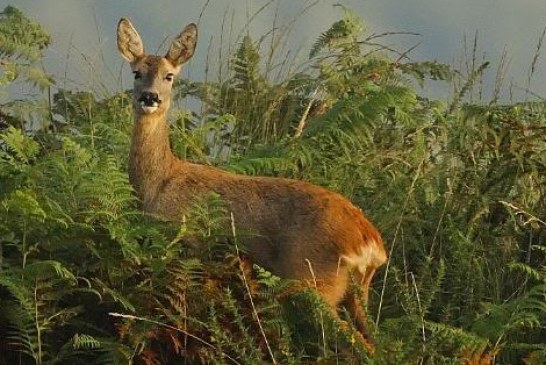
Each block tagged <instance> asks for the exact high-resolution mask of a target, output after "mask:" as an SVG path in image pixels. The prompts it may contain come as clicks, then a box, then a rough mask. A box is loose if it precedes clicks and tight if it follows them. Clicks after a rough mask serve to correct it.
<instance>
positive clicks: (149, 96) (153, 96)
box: [138, 91, 161, 106]
mask: <svg viewBox="0 0 546 365" xmlns="http://www.w3.org/2000/svg"><path fill="white" fill-rule="evenodd" d="M138 101H139V102H140V103H144V105H146V106H154V105H157V104H159V103H161V100H159V94H158V93H152V92H148V91H145V92H143V93H142V94H141V95H140V98H138Z"/></svg>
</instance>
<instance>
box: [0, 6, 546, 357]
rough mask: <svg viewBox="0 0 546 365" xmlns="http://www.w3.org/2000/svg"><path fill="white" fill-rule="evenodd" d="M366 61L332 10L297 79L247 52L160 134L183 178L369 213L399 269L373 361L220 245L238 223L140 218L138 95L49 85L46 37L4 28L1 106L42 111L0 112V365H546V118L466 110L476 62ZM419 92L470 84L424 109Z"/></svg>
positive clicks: (354, 29)
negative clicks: (332, 198) (299, 195)
mask: <svg viewBox="0 0 546 365" xmlns="http://www.w3.org/2000/svg"><path fill="white" fill-rule="evenodd" d="M269 37H273V38H272V39H270V42H271V44H276V42H277V43H278V42H279V41H281V39H280V37H282V35H280V33H279V34H276V33H274V34H272V35H271V34H270V35H269ZM264 39H267V37H265V38H262V40H264ZM378 41H380V39H378V37H377V36H374V35H368V34H367V33H366V32H365V31H364V30H363V26H362V22H361V21H360V20H359V19H358V18H356V17H355V16H354V15H353V14H351V13H350V12H348V11H346V10H344V13H343V15H342V18H341V19H340V20H339V21H338V22H336V23H335V24H333V25H332V26H331V27H330V29H329V30H327V31H326V32H325V33H323V34H322V35H320V36H319V37H318V39H317V41H316V43H315V44H314V45H313V47H312V49H311V50H310V54H309V59H308V60H306V62H305V65H306V66H305V67H299V68H298V69H301V70H305V71H304V72H292V71H290V70H291V69H293V68H291V67H287V66H286V65H285V64H283V63H282V61H281V62H280V63H276V61H275V60H276V59H277V58H276V57H273V56H272V55H270V54H268V53H267V52H270V51H271V50H272V49H273V48H270V49H269V50H268V51H267V52H261V51H260V49H261V48H264V47H260V46H261V44H260V43H259V42H256V41H254V40H253V38H251V37H250V36H248V35H246V36H244V37H242V38H241V39H240V40H239V41H238V43H237V47H236V52H235V53H234V54H233V55H232V57H231V58H230V59H229V61H226V64H224V65H221V67H222V68H223V70H224V72H223V73H222V75H223V76H222V79H220V80H218V81H215V82H206V83H200V82H194V80H189V81H188V80H181V81H180V82H179V83H178V85H177V96H176V98H177V100H181V99H183V98H185V97H195V98H197V99H198V100H200V101H201V104H202V108H201V111H200V112H199V113H198V114H197V113H195V112H194V113H188V112H186V111H180V110H175V111H174V113H173V115H172V118H171V120H172V126H173V129H172V143H173V148H175V149H176V151H177V153H178V154H179V155H180V156H182V157H184V158H187V159H190V160H193V161H198V162H200V163H209V164H214V165H218V166H221V167H222V168H224V169H228V170H232V171H236V172H239V173H242V174H256V175H274V176H286V177H292V178H297V179H302V180H307V181H311V182H313V183H316V184H320V185H323V186H326V187H328V188H330V189H332V190H335V191H338V192H340V193H342V194H344V195H345V196H347V197H349V198H350V199H351V200H352V201H353V202H355V203H356V204H358V205H359V206H361V207H363V209H364V210H365V211H366V212H367V213H368V215H369V216H370V217H371V218H372V220H373V221H374V222H375V223H376V224H377V226H378V227H379V229H380V231H381V232H382V234H383V236H384V239H385V242H386V245H387V247H388V250H389V252H390V261H389V263H388V265H387V266H386V267H384V268H383V269H382V270H380V272H379V273H378V275H377V276H376V280H375V282H374V290H373V292H372V293H371V297H370V302H371V303H370V308H369V311H370V324H371V325H372V328H374V337H375V340H376V347H377V349H376V353H375V355H374V356H370V355H367V354H365V352H364V351H363V350H362V349H361V348H359V346H358V344H357V343H354V341H353V340H352V338H353V337H352V334H351V333H347V332H346V331H345V330H343V329H342V328H340V326H338V324H337V323H335V321H333V320H332V319H331V318H329V316H328V314H327V311H323V309H324V305H323V303H321V301H320V299H319V298H317V296H316V295H315V294H314V293H313V292H312V291H307V290H304V289H302V288H300V287H298V285H297V283H292V282H288V281H284V280H280V279H279V278H276V277H274V276H272V275H270V274H269V273H268V272H267V271H265V270H263V269H261V268H259V267H254V268H253V269H252V270H248V269H245V267H246V266H245V265H242V262H243V260H244V257H243V256H242V254H240V252H242V249H243V248H244V242H238V241H237V239H233V240H232V242H231V243H230V244H225V243H220V242H219V241H218V240H217V237H219V236H220V235H226V234H227V235H231V236H232V237H235V236H236V222H235V225H234V228H233V232H221V228H220V227H222V226H224V224H223V223H225V221H226V220H229V219H230V217H229V212H227V211H226V210H225V208H224V205H223V203H222V201H220V200H219V199H218V198H217V197H216V196H214V195H211V196H205V197H203V199H202V201H201V202H200V203H199V204H196V206H194V207H192V213H191V214H190V215H188V216H187V217H186V220H185V221H184V222H181V223H180V225H172V224H166V223H164V222H160V221H157V220H154V219H153V218H151V217H146V216H144V215H143V214H142V213H141V212H140V211H139V208H138V204H137V201H136V200H135V197H134V195H133V192H132V189H131V187H130V185H129V184H128V179H127V173H126V165H127V161H126V160H127V155H128V146H129V138H130V137H129V136H130V132H131V126H132V112H131V106H130V96H129V93H121V94H117V95H111V96H110V97H108V98H98V97H97V96H96V95H94V94H93V92H92V91H71V90H62V89H60V88H57V87H55V86H54V78H52V77H51V76H49V75H47V74H46V73H44V72H43V71H42V70H41V68H40V67H39V66H38V65H39V60H40V59H41V57H42V52H43V50H44V49H45V48H46V47H48V45H49V43H50V37H49V36H48V35H47V34H46V32H45V31H44V30H43V29H42V28H41V26H40V25H39V24H36V23H35V22H33V21H31V20H29V19H27V18H26V17H25V16H24V15H23V14H22V13H21V12H20V11H18V10H17V9H15V8H13V7H8V8H6V9H5V10H4V12H3V13H2V15H0V58H1V60H2V63H1V64H0V87H1V88H2V89H3V91H4V92H5V91H6V90H7V88H8V86H9V85H10V84H14V83H32V84H34V85H35V86H36V87H37V88H38V89H40V90H50V92H51V94H52V95H53V96H52V97H51V98H50V99H45V100H42V99H40V98H37V99H35V100H34V99H25V100H10V101H8V102H6V103H4V104H3V105H0V179H1V180H0V364H95V363H97V364H117V363H120V364H127V363H137V364H165V363H185V364H195V363H200V362H204V363H213V364H258V363H262V361H266V362H270V363H278V364H299V363H317V362H318V363H324V364H330V363H331V364H335V363H354V364H356V363H362V364H493V363H496V364H521V363H525V364H543V363H545V362H546V341H545V339H546V329H545V328H544V327H545V325H546V222H545V220H546V206H545V204H546V197H545V193H546V192H545V189H546V184H545V182H546V181H545V179H546V174H545V172H546V171H545V167H546V141H545V138H544V133H545V128H546V105H545V104H544V103H543V102H527V103H513V104H511V105H501V104H499V103H498V101H497V100H493V101H491V102H483V101H480V102H476V103H470V102H468V100H470V99H469V98H468V97H467V96H468V95H470V94H471V93H472V91H473V87H474V86H475V85H476V83H479V82H480V78H481V76H482V74H483V73H484V72H486V69H487V64H482V65H480V64H476V65H475V67H474V68H473V69H471V70H470V71H469V72H467V73H464V74H462V73H460V72H456V71H454V70H452V69H451V68H450V67H448V66H445V65H441V64H437V63H435V62H418V63H417V62H411V61H409V60H408V59H407V58H406V57H405V55H403V54H396V53H395V52H392V51H390V50H389V49H387V48H386V47H381V46H377V43H378ZM271 52H273V51H271ZM279 70H281V71H279ZM273 74H275V77H273V76H272V75H273ZM427 80H443V82H446V83H453V84H454V85H460V86H459V87H457V88H456V89H455V92H454V94H453V95H454V96H453V97H452V98H451V99H450V100H449V101H447V102H446V101H438V100H432V99H431V98H426V97H423V96H421V95H420V93H419V91H420V87H419V84H421V83H423V82H427ZM175 105H176V103H175Z"/></svg>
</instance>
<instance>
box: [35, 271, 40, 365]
mask: <svg viewBox="0 0 546 365" xmlns="http://www.w3.org/2000/svg"><path fill="white" fill-rule="evenodd" d="M34 325H35V326H36V341H37V344H38V357H37V358H36V364H37V365H42V332H41V331H40V322H39V318H38V280H35V282H34Z"/></svg>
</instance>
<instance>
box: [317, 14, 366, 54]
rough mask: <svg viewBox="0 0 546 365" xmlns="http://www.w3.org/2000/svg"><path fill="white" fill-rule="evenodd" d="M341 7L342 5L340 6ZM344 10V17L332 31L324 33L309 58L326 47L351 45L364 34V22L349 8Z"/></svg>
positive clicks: (331, 28)
mask: <svg viewBox="0 0 546 365" xmlns="http://www.w3.org/2000/svg"><path fill="white" fill-rule="evenodd" d="M339 6H341V5H339ZM341 7H342V8H343V17H342V19H341V20H338V21H337V22H335V23H334V24H332V26H331V27H330V29H328V30H327V31H326V32H324V33H322V34H321V35H320V37H319V38H318V39H317V40H316V41H315V43H314V44H313V46H312V47H311V51H310V52H309V58H313V57H315V56H316V55H317V54H318V53H319V52H320V51H322V50H323V49H324V48H326V47H332V46H335V45H339V44H351V43H352V42H354V41H355V40H356V39H357V37H358V36H359V35H360V33H362V31H363V29H364V27H363V24H362V20H361V19H360V18H358V17H357V16H356V15H355V14H354V13H353V12H351V11H350V10H349V9H348V8H346V7H344V6H341Z"/></svg>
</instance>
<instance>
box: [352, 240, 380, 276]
mask: <svg viewBox="0 0 546 365" xmlns="http://www.w3.org/2000/svg"><path fill="white" fill-rule="evenodd" d="M376 247H377V245H376V243H375V241H368V245H366V246H360V249H359V250H358V251H359V252H358V253H355V254H351V255H342V256H341V258H342V259H343V260H345V261H346V262H347V264H349V266H351V267H356V268H357V269H358V271H360V272H361V273H362V274H365V273H366V269H367V268H368V267H369V266H370V265H371V266H373V267H377V266H379V265H381V264H382V263H383V262H384V261H385V258H384V257H382V255H381V256H379V252H378V250H377V248H376Z"/></svg>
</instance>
